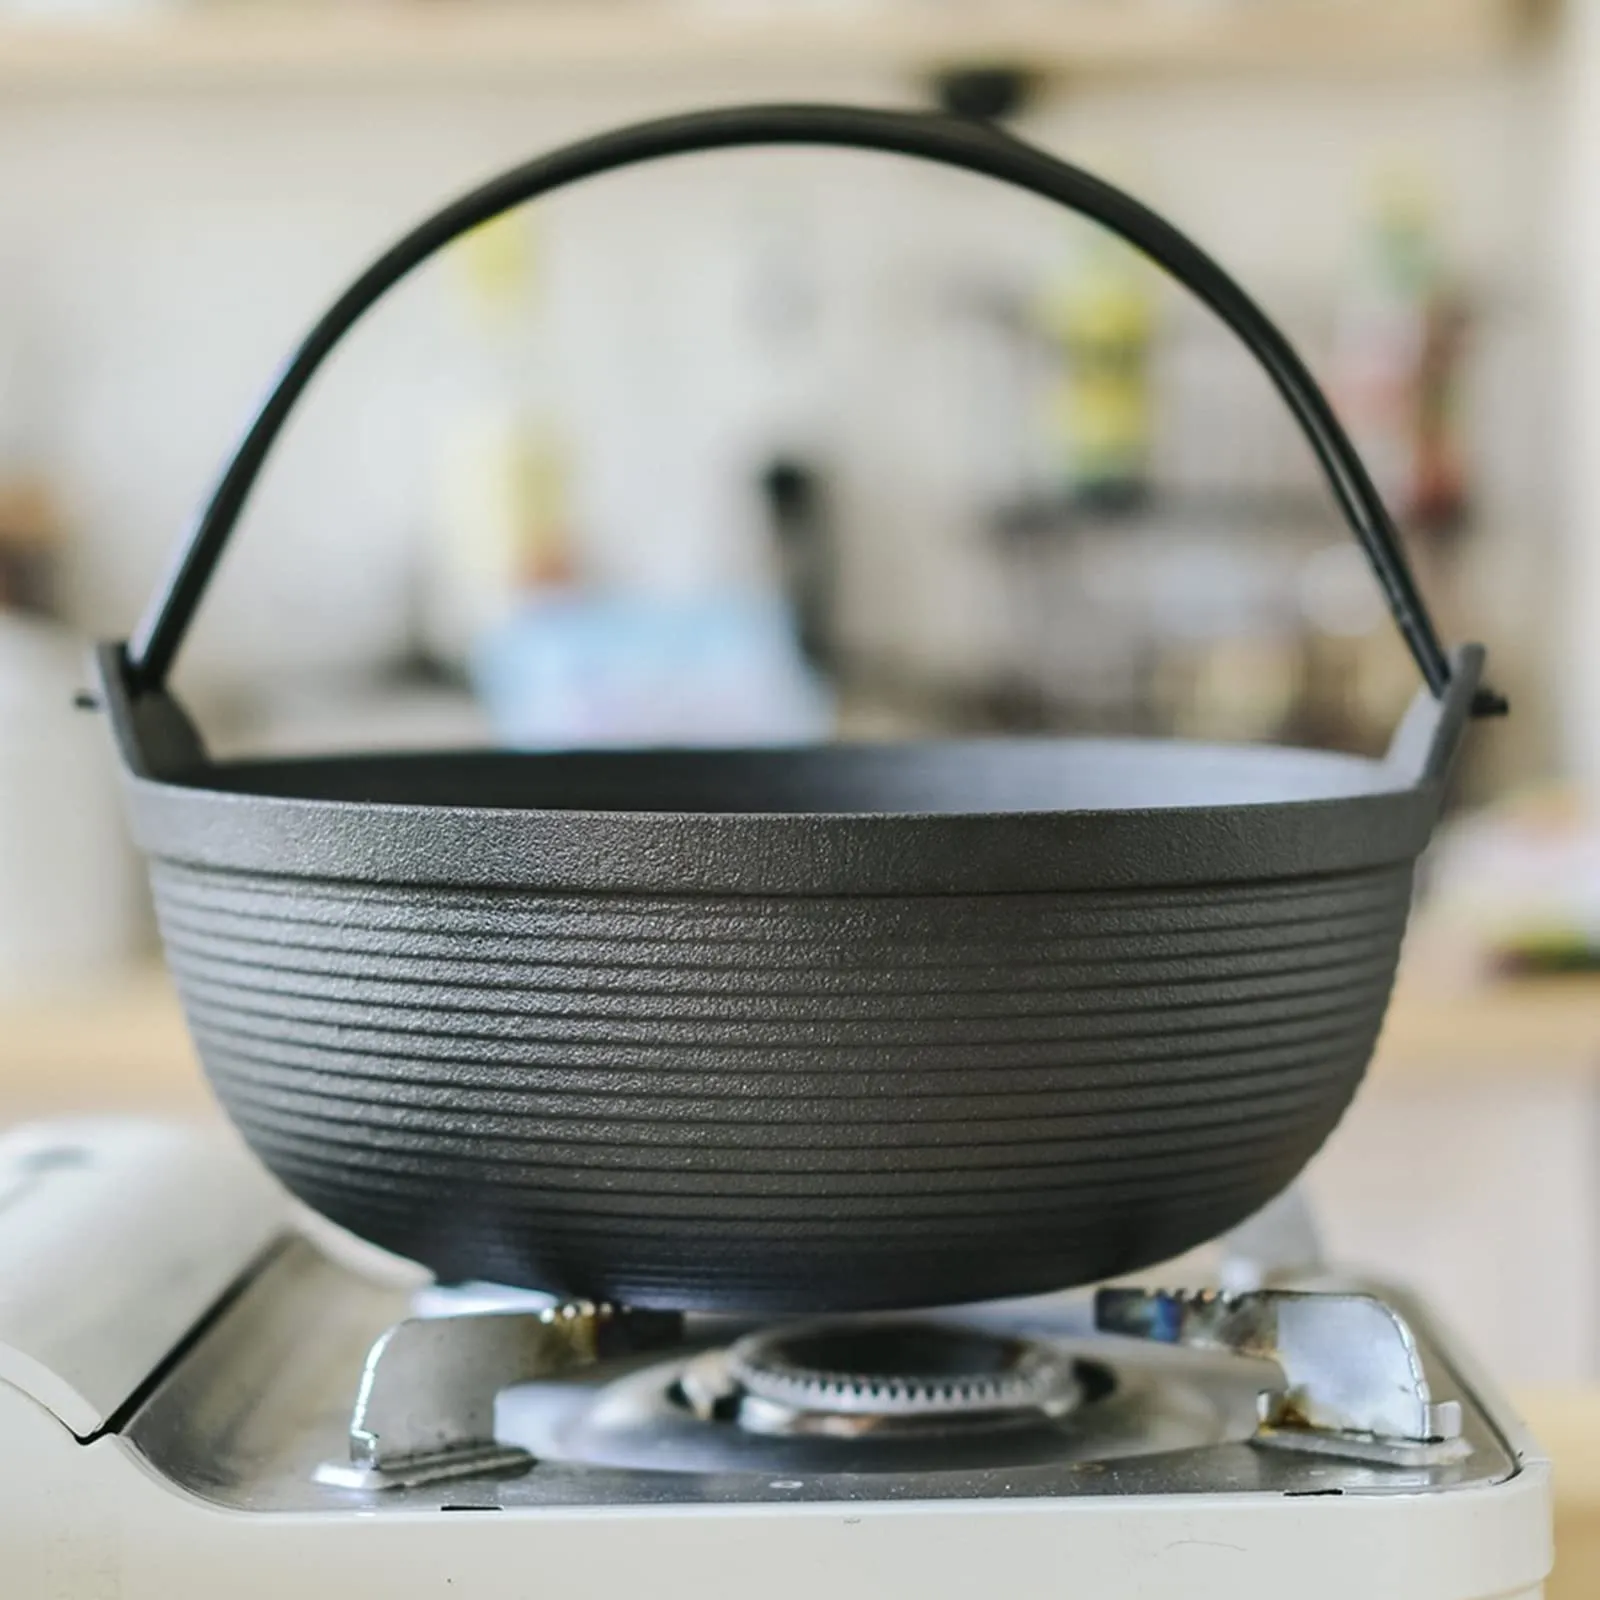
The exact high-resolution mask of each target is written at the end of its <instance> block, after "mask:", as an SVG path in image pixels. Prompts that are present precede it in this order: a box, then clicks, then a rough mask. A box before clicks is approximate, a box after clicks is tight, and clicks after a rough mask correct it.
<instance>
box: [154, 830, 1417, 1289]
mask: <svg viewBox="0 0 1600 1600" xmlns="http://www.w3.org/2000/svg"><path fill="white" fill-rule="evenodd" d="M152 877H153V882H154V886H155V891H156V899H157V904H158V909H159V915H160V921H161V927H162V931H163V936H164V938H165V942H166V947H167V951H168V955H169V959H170V961H171V965H172V968H173V971H174V973H175V975H176V977H177V981H178V984H179V987H180V990H181V993H182V997H183V1001H184V1005H185V1007H186V1009H187V1013H188V1017H189V1021H190V1025H191V1027H192V1030H193V1033H194V1036H195V1039H196V1041H197V1043H198V1046H199V1050H200V1053H201V1056H202V1058H203V1060H204V1063H205V1068H206V1071H207V1073H208V1074H209V1076H210V1079H211V1082H212V1083H213V1085H214V1086H215V1088H216V1091H217V1093H218V1095H219V1096H220V1097H221V1099H222V1101H223V1103H224V1105H225V1106H226V1108H227V1110H228V1112H229V1114H230V1115H231V1116H232V1118H233V1120H234V1121H235V1123H236V1124H237V1125H238V1127H239V1128H240V1129H241V1130H242V1131H243V1133H244V1135H245V1137H246V1138H247V1139H248V1140H249V1142H250V1143H251V1145H252V1146H253V1147H254V1148H255V1150H256V1151H257V1152H258V1153H259V1154H260V1156H261V1157H262V1159H263V1160H264V1161H265V1162H266V1163H267V1164H268V1165H269V1166H270V1167H271V1169H272V1170H273V1171H274V1172H275V1173H276V1174H277V1175H278V1176H279V1177H280V1178H281V1179H282V1181H283V1182H284V1183H285V1184H286V1185H287V1186H288V1187H289V1188H290V1189H291V1190H292V1191H293V1192H294V1193H296V1194H297V1195H299V1196H300V1197H301V1198H302V1199H303V1200H305V1201H306V1202H308V1203H309V1204H310V1205H311V1206H313V1207H315V1208H316V1209H317V1210H319V1211H321V1212H323V1213H324V1214H326V1215H327V1216H328V1217H330V1218H332V1219H333V1220H334V1221H335V1222H338V1223H341V1224H343V1225H344V1226H346V1227H348V1228H350V1229H351V1230H353V1231H354V1232H355V1233H357V1234H360V1235H362V1236H363V1237H365V1238H367V1239H369V1240H372V1241H374V1242H375V1243H377V1244H379V1245H383V1246H386V1247H387V1248H389V1249H391V1250H394V1251H397V1252H399V1253H401V1254H403V1255H407V1256H411V1257H414V1258H417V1259H419V1260H421V1261H423V1262H426V1263H427V1264H429V1265H430V1266H432V1267H434V1268H435V1269H436V1270H437V1271H438V1272H439V1273H440V1274H441V1275H442V1276H444V1277H445V1278H447V1279H448V1278H459V1277H473V1278H489V1279H494V1280H498V1281H502V1282H505V1283H512V1284H528V1285H536V1286H540V1287H544V1288H550V1289H555V1290H558V1291H563V1292H568V1293H574V1294H582V1295H587V1296H591V1297H604V1298H609V1299H616V1300H621V1301H625V1302H628V1303H632V1304H635V1305H644V1306H673V1307H682V1308H686V1309H690V1308H741V1309H749V1310H752V1311H762V1312H768V1311H804V1310H813V1309H818V1308H827V1309H831V1310H836V1311H837V1310H846V1309H868V1308H886V1307H908V1306H921V1305H932V1304H941V1303H954V1302H959V1301H963V1300H974V1299H980V1298H986V1297H990V1296H996V1295H1002V1294H1017V1293H1025V1292H1032V1291H1040V1290H1046V1289H1053V1288H1059V1287H1064V1286H1067V1285H1071V1284H1076V1283H1082V1282H1088V1281H1091V1280H1094V1279H1097V1278H1101V1277H1104V1276H1108V1275H1111V1274H1115V1273H1119V1272H1123V1271H1128V1270H1133V1269H1137V1268H1140V1267H1143V1266H1146V1265H1149V1264H1151V1263H1154V1262H1157V1261H1160V1260H1163V1259H1165V1258H1168V1257H1170V1256H1173V1255H1175V1254H1178V1253H1179V1252H1181V1251H1183V1250H1185V1249H1187V1248H1189V1247H1191V1246H1193V1245H1195V1244H1198V1243H1200V1242H1202V1241H1204V1240H1206V1239H1209V1238H1211V1237H1213V1236H1215V1235H1216V1234H1218V1233H1220V1232H1222V1231H1223V1230H1225V1229H1226V1228H1228V1227H1229V1226H1231V1225H1232V1224H1234V1223H1237V1222H1238V1221H1240V1220H1242V1219H1243V1218H1244V1217H1246V1216H1247V1215H1249V1214H1250V1213H1251V1212H1253V1211H1254V1210H1255V1209H1257V1208H1258V1207H1260V1206H1261V1205H1263V1204H1264V1203H1265V1202H1266V1201H1268V1200H1269V1199H1271V1198H1272V1197H1273V1196H1274V1195H1275V1194H1276V1193H1277V1192H1278V1191H1279V1190H1281V1189H1282V1188H1283V1187H1284V1186H1285V1185H1286V1184H1287V1183H1288V1182H1289V1181H1290V1180H1291V1179H1292V1178H1293V1177H1294V1176H1295V1174H1297V1173H1298V1172H1299V1171H1300V1169H1301V1168H1302V1167H1303V1166H1304V1164H1305V1163H1306V1162H1307V1160H1309V1158H1310V1157H1311V1156H1312V1155H1313V1154H1314V1152H1315V1151H1316V1150H1317V1148H1318V1147H1319V1146H1320V1145H1321V1143H1322V1142H1323V1140H1324V1139H1325V1138H1326V1136H1327V1135H1328V1133H1329V1132H1330V1130H1331V1129H1332V1128H1333V1126H1334V1124H1335V1123H1336V1122H1337V1120H1338V1119H1339V1116H1340V1114H1341V1113H1342V1112H1343V1110H1344V1108H1345V1106H1346V1104H1347V1103H1348V1101H1349V1099H1350V1096H1351V1094H1352V1092H1353V1091H1354V1089H1355V1087H1356V1085H1357V1083H1358V1082H1359V1080H1360V1078H1361V1075H1362V1073H1363V1071H1364V1069H1365V1066H1366V1064H1367V1061H1368V1059H1369V1057H1370V1055H1371V1052H1372V1049H1373V1046H1374V1043H1375V1041H1376V1037H1377V1033H1378V1030H1379V1027H1380V1025H1381V1022H1382V1018H1383V1013H1384V1008H1385V1005H1386V1002H1387V998H1388V994H1389V988H1390V984H1391V980H1392V977H1393V973H1394V968H1395V963H1396V960H1397V956H1398V951H1399V945H1400V939H1401V935H1402V932H1403V929H1404V925H1405V920H1406V914H1407V909H1408V904H1409V898H1410V889H1411V863H1410V861H1409V860H1403V861H1392V860H1391V861H1388V862H1385V863H1382V864H1380V865H1377V866H1373V867H1368V868H1365V869H1362V870H1347V871H1340V872H1318V873H1315V874H1312V875H1297V876H1275V877H1268V878H1264V879H1262V880H1260V881H1243V882H1228V883H1222V884H1203V885H1189V886H1181V885H1180V886H1176V887H1173V886H1167V887H1145V886H1139V885H1137V884H1129V885H1126V886H1116V887H1099V888H1095V889H1090V890H1083V891H1075V890H1061V889H1052V890H1041V891H1036V892H1001V893H980V892H971V893H959V892H958V893H905V894H895V893H882V892H880V893H873V894H864V895H855V894H819V893H765V894H762V893H712V892H694V893H671V892H663V891H660V890H655V891H651V892H641V891H638V890H634V891H631V892H604V891H601V890H597V889H588V890H560V891H556V890H544V889H538V888H530V887H521V888H518V887H507V888H485V887H450V886H445V885H440V884H416V883H407V884H387V885H386V884H384V883H361V882H352V881H348V880H338V879H334V878H326V877H308V876H296V875H289V874H279V873H271V872H253V871H241V870H238V869H236V868H235V869H233V870H227V871H221V870H216V869H214V868H212V867H209V866H204V865H196V864H192V863H191V864H184V863H181V862H177V861H172V860H161V859H157V860H155V861H154V862H153V863H152Z"/></svg>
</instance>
